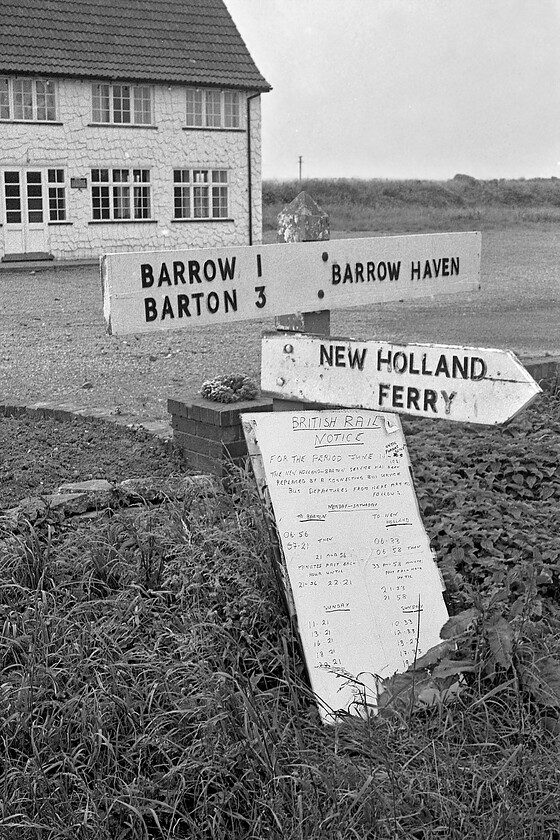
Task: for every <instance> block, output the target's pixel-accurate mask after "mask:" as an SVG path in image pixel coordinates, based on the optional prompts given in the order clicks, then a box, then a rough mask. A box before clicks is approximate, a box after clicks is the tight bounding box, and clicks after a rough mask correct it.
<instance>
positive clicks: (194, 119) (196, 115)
mask: <svg viewBox="0 0 560 840" xmlns="http://www.w3.org/2000/svg"><path fill="white" fill-rule="evenodd" d="M187 125H191V126H201V125H202V91H201V90H195V89H194V88H187Z"/></svg>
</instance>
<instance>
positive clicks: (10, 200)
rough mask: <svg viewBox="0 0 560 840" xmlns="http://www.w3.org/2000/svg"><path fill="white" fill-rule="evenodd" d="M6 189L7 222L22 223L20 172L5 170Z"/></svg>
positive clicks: (11, 223) (9, 223)
mask: <svg viewBox="0 0 560 840" xmlns="http://www.w3.org/2000/svg"><path fill="white" fill-rule="evenodd" d="M4 190H5V195H6V223H7V224H8V225H19V224H21V198H20V192H19V172H4Z"/></svg>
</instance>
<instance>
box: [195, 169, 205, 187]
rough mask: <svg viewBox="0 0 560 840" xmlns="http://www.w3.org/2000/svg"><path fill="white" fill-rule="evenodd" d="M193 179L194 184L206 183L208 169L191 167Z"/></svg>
mask: <svg viewBox="0 0 560 840" xmlns="http://www.w3.org/2000/svg"><path fill="white" fill-rule="evenodd" d="M193 181H194V183H195V184H206V183H207V182H208V170H207V169H193Z"/></svg>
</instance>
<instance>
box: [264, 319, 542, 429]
mask: <svg viewBox="0 0 560 840" xmlns="http://www.w3.org/2000/svg"><path fill="white" fill-rule="evenodd" d="M261 387H262V390H263V391H264V392H267V393H268V394H271V395H273V396H275V397H283V398H285V399H292V400H299V401H301V402H311V403H322V404H324V405H344V406H348V407H355V408H368V409H374V410H377V411H394V412H396V413H402V414H411V415H414V416H418V417H431V418H443V419H445V420H456V421H460V422H463V423H482V424H486V425H496V424H499V423H505V422H507V421H508V420H510V419H511V418H512V417H514V416H515V415H516V414H517V413H519V412H520V411H521V410H522V409H523V408H525V407H526V406H528V405H529V404H530V403H531V402H532V401H533V400H534V399H535V397H536V396H537V395H538V394H540V393H541V388H540V387H539V386H538V385H537V383H536V382H535V381H534V379H533V378H532V377H531V376H530V374H529V373H528V372H527V371H526V370H525V368H524V367H523V366H522V365H521V364H520V362H519V361H518V359H517V358H516V356H515V355H514V354H513V353H512V352H511V351H509V350H492V349H481V348H473V347H455V346H450V345H444V344H391V343H389V342H384V341H354V340H352V339H347V338H341V339H338V338H332V337H326V338H325V337H319V336H316V337H314V336H309V335H299V334H293V333H292V334H290V335H280V334H278V333H270V334H266V335H265V336H264V337H263V342H262V368H261Z"/></svg>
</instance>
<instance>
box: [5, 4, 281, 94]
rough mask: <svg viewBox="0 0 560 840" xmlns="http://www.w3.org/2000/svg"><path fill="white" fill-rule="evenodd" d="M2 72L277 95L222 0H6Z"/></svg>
mask: <svg viewBox="0 0 560 840" xmlns="http://www.w3.org/2000/svg"><path fill="white" fill-rule="evenodd" d="M0 42H1V44H2V49H1V51H0V73H21V74H34V75H37V74H40V75H43V74H48V75H53V76H78V77H79V76H81V77H87V78H98V79H108V80H126V79H128V80H130V81H145V82H152V83H156V82H161V83H168V84H169V83H177V84H200V85H215V86H227V87H230V88H232V87H236V88H245V89H251V90H261V91H266V90H270V85H269V84H268V82H267V81H266V80H265V79H264V78H263V76H262V75H261V74H260V72H259V70H258V69H257V67H256V66H255V63H254V62H253V59H252V58H251V56H250V54H249V51H248V49H247V47H246V46H245V43H244V42H243V40H242V38H241V36H240V34H239V32H238V31H237V28H236V26H235V24H234V22H233V20H232V18H231V16H230V14H229V12H228V10H227V8H226V6H225V4H224V2H223V0H2V2H1V3H0Z"/></svg>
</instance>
